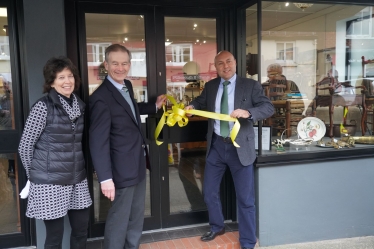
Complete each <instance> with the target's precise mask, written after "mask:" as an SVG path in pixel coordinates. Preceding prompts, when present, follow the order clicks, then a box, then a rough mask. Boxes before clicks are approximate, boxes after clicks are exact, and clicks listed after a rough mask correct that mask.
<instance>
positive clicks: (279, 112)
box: [263, 76, 304, 137]
mask: <svg viewBox="0 0 374 249" xmlns="http://www.w3.org/2000/svg"><path fill="white" fill-rule="evenodd" d="M263 87H264V89H265V94H266V96H268V98H269V99H270V100H271V102H272V103H273V105H274V114H273V116H271V117H270V118H268V119H266V120H265V125H269V126H272V128H273V129H275V130H276V131H277V133H278V135H279V134H281V133H282V132H283V131H284V130H287V131H286V136H287V137H290V136H291V135H292V127H295V126H297V124H298V122H299V121H300V120H301V119H303V117H304V116H303V115H302V113H303V110H304V101H303V100H298V99H287V93H290V92H291V90H290V89H291V87H292V84H291V82H290V81H288V80H287V79H286V78H285V77H284V76H281V77H278V78H277V79H273V80H271V81H268V82H266V83H264V84H263Z"/></svg>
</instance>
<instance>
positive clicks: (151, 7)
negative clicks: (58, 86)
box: [0, 0, 374, 248]
mask: <svg viewBox="0 0 374 249" xmlns="http://www.w3.org/2000/svg"><path fill="white" fill-rule="evenodd" d="M3 2H4V4H3V5H4V8H5V9H7V8H8V9H7V11H8V12H7V13H13V14H12V15H10V14H8V17H7V18H5V19H4V20H6V22H7V23H6V22H5V21H4V24H2V26H4V29H5V25H7V27H9V26H10V27H13V29H12V30H11V29H9V28H8V29H6V30H7V32H8V33H7V36H8V37H9V38H6V36H5V35H3V36H0V37H3V38H4V44H7V46H8V50H10V52H9V53H10V56H9V55H8V57H9V58H8V60H7V59H6V58H5V59H4V60H3V59H2V60H1V61H0V66H1V65H3V64H1V63H4V61H5V62H7V63H8V64H7V65H5V64H4V65H3V66H1V67H2V69H1V70H3V71H1V72H0V73H1V75H2V76H3V77H6V78H7V79H6V80H3V86H1V81H0V90H1V89H2V88H1V87H3V88H4V89H5V88H6V87H7V82H9V81H10V80H9V79H12V80H11V82H13V83H12V84H11V87H12V88H11V89H12V92H13V94H12V95H9V96H11V97H12V98H10V97H9V99H11V100H12V101H13V102H12V103H13V104H12V105H13V108H12V110H11V111H10V112H9V113H10V115H13V116H9V117H12V118H11V120H13V123H11V126H9V128H6V129H5V128H4V129H2V130H0V133H1V141H0V149H1V150H0V155H3V156H2V157H0V158H2V159H3V160H1V161H0V163H1V164H2V165H3V166H1V165H0V169H1V170H2V171H1V172H3V171H4V174H0V177H2V175H3V177H4V179H5V180H7V181H1V182H2V183H3V184H5V185H4V186H5V187H4V188H0V198H4V202H3V201H1V204H0V205H1V206H2V210H5V209H6V208H8V209H9V210H13V211H15V210H16V211H17V212H16V214H17V215H15V213H14V212H10V213H11V214H12V215H5V213H3V212H2V213H0V217H1V218H0V221H4V222H3V223H4V226H2V225H0V227H1V229H5V228H6V227H9V230H4V231H3V230H1V229H0V241H1V243H0V248H7V247H13V246H21V245H35V244H40V243H42V241H43V237H44V233H43V223H42V222H39V221H36V222H33V221H32V220H29V219H27V218H26V217H25V216H24V213H25V208H26V202H25V201H24V200H20V199H19V198H18V197H17V196H18V193H19V190H20V188H22V187H23V185H24V183H25V182H26V180H27V179H26V176H25V173H24V171H23V168H22V165H21V163H17V162H19V158H18V157H17V154H16V153H17V145H18V141H19V138H20V135H21V132H22V127H23V125H22V124H23V123H24V121H25V117H27V114H28V110H29V108H30V107H31V105H32V104H33V103H34V102H35V100H36V99H38V98H39V97H40V96H42V87H41V85H42V84H41V82H43V78H42V73H41V72H42V67H43V65H44V63H45V62H46V61H47V59H49V58H50V57H52V56H56V55H67V56H68V57H69V58H71V59H72V61H73V62H74V63H75V64H76V65H77V66H78V67H79V70H80V74H81V78H82V82H83V84H82V88H81V89H80V91H79V95H80V96H81V98H82V99H83V100H84V101H85V102H86V103H88V99H89V96H90V94H91V93H92V92H93V91H95V89H96V88H97V87H98V86H99V85H100V84H101V82H102V80H103V78H104V77H105V76H106V71H105V68H104V67H103V61H104V51H105V48H106V47H108V46H109V45H111V44H113V43H121V44H123V45H125V46H126V47H127V48H129V49H130V51H131V52H132V55H133V56H132V62H131V63H132V67H131V72H130V73H129V76H128V79H129V80H131V81H132V83H133V86H134V92H135V95H136V96H135V97H136V99H137V101H138V102H149V101H151V102H152V101H155V97H156V96H157V95H158V94H161V93H167V94H169V95H170V96H173V98H174V99H175V100H176V101H177V102H178V103H183V104H185V105H187V104H188V103H189V102H190V101H191V100H192V99H194V98H195V97H196V96H198V95H199V94H200V93H201V91H202V90H203V88H204V84H205V82H207V81H209V80H211V79H213V78H215V77H217V74H216V71H215V67H214V56H215V54H216V53H217V52H218V51H220V50H223V49H225V50H229V51H231V52H233V54H234V55H235V57H236V59H237V65H238V68H237V73H238V74H239V75H241V76H243V77H248V78H252V79H255V80H257V81H259V82H260V83H262V85H263V88H264V91H265V93H266V94H267V95H268V97H269V98H270V99H271V100H272V102H273V104H274V106H275V113H274V115H273V116H272V117H270V118H269V119H267V120H264V121H262V122H259V123H258V124H256V127H255V129H256V131H257V134H258V136H257V138H256V139H257V152H258V159H257V161H256V166H257V167H256V187H257V189H256V191H257V214H258V239H259V243H260V245H262V246H269V245H277V244H288V243H297V242H306V241H318V240H325V239H335V238H345V237H355V236H366V235H371V234H373V232H374V231H373V230H374V228H373V227H374V226H373V224H374V223H373V219H372V213H374V197H373V196H372V195H371V193H370V190H371V189H373V187H374V168H373V167H372V166H371V165H372V161H373V156H374V153H373V150H374V136H373V135H372V133H373V132H374V131H373V130H374V124H373V121H374V117H373V105H374V90H373V89H374V83H373V80H374V5H373V4H372V3H369V2H368V1H364V0H361V2H356V3H355V4H352V3H348V1H342V0H341V1H339V3H337V2H334V1H329V2H325V1H312V2H308V3H296V2H271V1H244V0H241V1H235V3H232V1H224V0H210V1H204V3H202V2H198V1H192V2H191V1H190V2H188V3H187V2H186V3H180V2H178V3H177V2H175V3H172V2H170V1H159V2H158V3H157V4H155V3H153V2H152V1H146V0H138V1H130V0H129V1H114V0H113V1H110V2H108V1H105V2H103V1H81V0H74V1H73V0H65V1H64V0H59V1H53V2H52V1H51V2H50V3H46V2H45V1H42V0H38V1H33V3H32V4H31V3H30V2H29V1H15V2H12V1H9V3H8V2H7V1H3ZM10 2H12V4H10ZM1 3H2V2H1V1H0V4H1ZM7 4H9V5H7ZM197 6H198V7H197ZM0 7H3V6H0ZM46 7H48V8H47V9H49V10H50V11H48V12H46V11H43V9H46ZM0 18H1V17H0ZM0 20H2V19H0ZM12 25H13V26H12ZM12 32H13V33H12ZM47 34H48V35H47ZM7 39H8V40H7ZM2 46H3V45H1V44H0V48H1V49H2V48H3V47H2ZM4 47H5V48H6V46H5V45H4ZM4 51H5V50H4ZM9 53H8V54H9ZM12 53H13V54H12ZM4 54H5V55H7V52H6V51H5V52H4ZM0 56H2V55H0ZM20 65H21V66H20ZM10 69H11V70H10ZM21 79H22V80H21ZM15 82H17V83H15ZM5 90H6V89H5ZM5 90H4V93H1V92H0V94H2V95H3V96H5V99H6V98H7V97H6V96H7V95H6V91H5ZM8 92H9V91H8ZM2 106H5V107H4V108H6V104H5V105H3V104H2ZM167 108H171V103H168V105H167ZM160 117H161V114H160V113H159V114H158V115H154V116H151V115H150V116H143V117H142V128H143V131H144V134H146V136H147V143H148V147H149V150H150V159H151V163H152V166H153V170H152V172H150V173H148V174H147V194H146V210H145V217H146V218H145V225H144V231H150V230H159V229H172V228H177V227H181V226H194V225H201V224H206V223H207V222H208V216H207V210H206V206H205V203H204V201H203V197H202V184H203V179H204V164H205V152H206V149H205V147H206V138H205V133H206V129H207V127H206V119H205V118H201V117H193V118H191V119H190V122H189V124H188V125H187V126H186V127H183V128H180V127H178V126H177V125H176V126H174V127H165V128H164V129H163V131H162V132H161V134H160V138H159V139H160V140H162V141H163V144H162V145H160V146H158V145H156V143H155V137H154V130H155V128H156V125H157V123H158V121H159V120H160ZM0 118H1V117H0ZM87 120H88V119H87ZM86 127H87V128H86V130H87V131H88V122H87V125H86ZM10 136H13V137H10ZM3 138H5V139H3ZM9 141H12V142H9ZM2 143H3V144H4V145H3V146H2ZM10 145H11V146H10ZM87 145H88V141H87V140H85V142H84V147H85V154H86V165H87V171H88V173H89V175H88V180H89V187H90V192H91V195H92V198H93V201H94V203H93V205H92V208H91V221H90V226H89V234H90V238H91V239H93V238H99V237H102V236H103V231H104V226H105V220H106V215H107V211H108V209H109V207H110V201H109V200H107V199H106V198H105V197H104V196H103V195H102V194H101V191H100V185H99V183H98V182H97V179H96V176H95V171H94V168H93V167H92V163H91V160H90V156H89V150H88V146H87ZM1 146H2V147H1ZM12 169H13V171H12ZM1 172H0V173H1ZM7 189H8V190H9V191H7V192H6V193H5V192H4V191H5V190H7ZM221 190H222V191H221V199H222V203H223V210H224V215H225V219H226V220H228V221H230V220H237V217H236V208H235V207H236V204H235V190H234V188H233V185H232V181H231V176H230V175H229V173H228V174H227V175H226V176H225V177H224V180H223V182H222V185H221ZM2 192H4V194H2ZM1 200H3V199H1ZM239 222H240V218H239ZM12 224H14V225H12ZM35 230H36V231H37V232H34V231H35ZM20 238H22V240H20ZM3 245H4V246H3Z"/></svg>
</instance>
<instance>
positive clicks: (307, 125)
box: [297, 117, 326, 141]
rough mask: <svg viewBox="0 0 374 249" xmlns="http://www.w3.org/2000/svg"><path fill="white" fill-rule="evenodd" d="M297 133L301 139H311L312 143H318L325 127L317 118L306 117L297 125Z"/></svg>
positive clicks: (323, 134)
mask: <svg viewBox="0 0 374 249" xmlns="http://www.w3.org/2000/svg"><path fill="white" fill-rule="evenodd" d="M297 133H298V134H299V136H300V137H301V138H303V139H305V138H312V139H313V141H318V140H320V139H321V138H323V136H325V133H326V126H325V124H324V123H323V122H322V120H320V119H319V118H315V117H307V118H303V119H302V120H300V122H299V123H298V124H297Z"/></svg>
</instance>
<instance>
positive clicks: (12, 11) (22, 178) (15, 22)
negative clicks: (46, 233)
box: [0, 0, 35, 248]
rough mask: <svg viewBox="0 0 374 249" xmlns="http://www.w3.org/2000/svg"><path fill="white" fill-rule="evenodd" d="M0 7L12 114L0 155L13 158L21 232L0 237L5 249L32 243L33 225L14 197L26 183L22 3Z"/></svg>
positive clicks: (2, 1)
mask: <svg viewBox="0 0 374 249" xmlns="http://www.w3.org/2000/svg"><path fill="white" fill-rule="evenodd" d="M0 6H1V7H5V8H7V12H8V13H7V14H8V15H7V20H8V37H9V51H10V53H11V54H10V56H11V57H10V67H11V82H12V94H13V112H14V120H13V122H14V126H15V128H14V129H13V130H1V131H0V136H1V141H3V142H0V154H3V153H14V154H16V155H17V172H16V173H17V174H16V175H17V176H18V179H17V178H16V180H17V184H18V189H17V188H16V191H17V192H16V198H18V201H19V210H18V211H19V224H20V226H21V231H20V232H18V233H10V234H1V235H0V241H1V245H2V246H4V247H6V248H8V247H17V246H25V245H29V244H31V243H33V241H35V232H34V231H35V225H34V222H33V221H32V220H31V219H29V218H27V217H26V215H25V213H26V207H27V200H25V199H19V197H18V193H19V192H20V191H21V189H22V188H23V186H25V184H26V182H27V176H26V172H25V170H24V169H23V166H22V162H21V160H20V158H19V156H18V144H19V140H20V138H21V135H22V129H23V124H24V120H26V117H27V114H28V111H24V110H28V109H29V107H28V95H27V89H28V88H27V85H26V83H25V80H23V79H22V77H21V76H24V75H25V74H24V73H23V72H24V70H25V68H24V67H23V66H22V64H21V63H20V61H25V60H24V52H23V49H24V46H23V44H24V42H25V40H24V39H23V36H22V34H23V33H24V26H23V25H22V23H23V4H22V1H18V0H17V1H12V0H0Z"/></svg>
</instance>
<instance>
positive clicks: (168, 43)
mask: <svg viewBox="0 0 374 249" xmlns="http://www.w3.org/2000/svg"><path fill="white" fill-rule="evenodd" d="M172 43H173V42H165V47H167V46H169V45H170V44H172Z"/></svg>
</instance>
